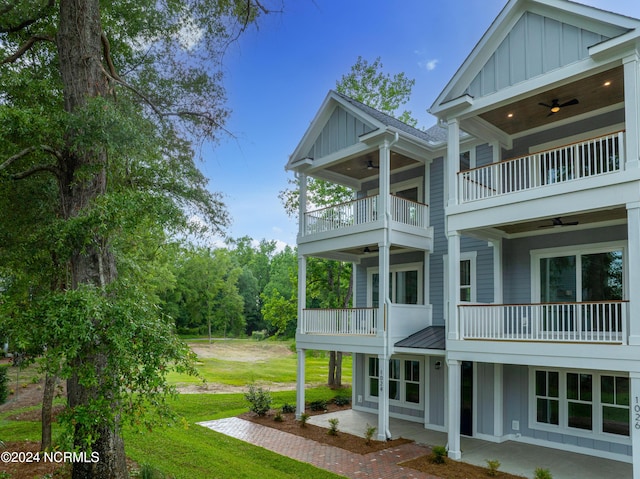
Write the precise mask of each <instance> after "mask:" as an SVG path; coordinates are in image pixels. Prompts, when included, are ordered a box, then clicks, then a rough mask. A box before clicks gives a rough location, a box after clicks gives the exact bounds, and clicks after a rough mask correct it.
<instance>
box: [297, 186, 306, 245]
mask: <svg viewBox="0 0 640 479" xmlns="http://www.w3.org/2000/svg"><path fill="white" fill-rule="evenodd" d="M298 190H299V191H298V237H302V236H304V233H305V230H306V228H307V225H306V223H307V222H306V219H305V213H306V212H307V175H305V174H304V173H300V174H299V175H298Z"/></svg>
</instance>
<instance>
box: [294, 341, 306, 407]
mask: <svg viewBox="0 0 640 479" xmlns="http://www.w3.org/2000/svg"><path fill="white" fill-rule="evenodd" d="M297 352H298V367H297V369H296V419H300V416H301V415H303V414H304V384H305V370H304V366H305V352H306V350H304V349H298V350H297Z"/></svg>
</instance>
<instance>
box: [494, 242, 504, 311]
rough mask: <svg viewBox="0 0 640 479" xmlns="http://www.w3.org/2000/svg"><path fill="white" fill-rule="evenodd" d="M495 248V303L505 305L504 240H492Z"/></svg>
mask: <svg viewBox="0 0 640 479" xmlns="http://www.w3.org/2000/svg"><path fill="white" fill-rule="evenodd" d="M491 246H492V247H493V302H494V303H496V304H502V303H504V299H503V289H504V288H503V285H502V239H495V240H491Z"/></svg>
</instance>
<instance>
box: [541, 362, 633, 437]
mask: <svg viewBox="0 0 640 479" xmlns="http://www.w3.org/2000/svg"><path fill="white" fill-rule="evenodd" d="M531 371H532V372H531V386H532V390H533V401H532V402H531V406H530V424H531V427H532V428H533V429H547V430H554V431H556V432H558V431H562V430H563V429H564V430H566V433H568V434H574V435H579V436H586V437H593V436H598V435H600V436H602V437H603V438H604V435H607V436H606V437H607V438H609V440H611V438H612V437H613V436H610V435H616V436H618V437H620V438H625V439H628V438H629V412H630V411H629V378H628V377H625V376H616V375H612V374H610V373H597V372H591V371H589V372H583V371H564V372H562V371H552V370H544V369H536V370H533V369H532V370H531Z"/></svg>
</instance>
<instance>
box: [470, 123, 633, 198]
mask: <svg viewBox="0 0 640 479" xmlns="http://www.w3.org/2000/svg"><path fill="white" fill-rule="evenodd" d="M624 163H625V161H624V132H623V131H620V132H617V133H612V134H610V135H606V136H601V137H598V138H593V139H590V140H586V141H582V142H579V143H573V144H570V145H566V146H563V147H560V148H556V149H553V150H546V151H542V152H539V153H535V154H532V155H526V156H521V157H518V158H513V159H509V160H505V161H501V162H499V163H492V164H490V165H487V166H481V167H478V168H473V169H471V170H466V171H461V172H459V173H458V202H459V203H469V202H473V201H480V200H485V199H488V198H494V197H499V196H503V195H508V194H511V193H517V192H520V191H526V190H533V189H537V188H543V187H545V186H548V185H552V184H558V183H568V182H574V181H577V180H580V179H583V178H589V177H596V176H602V175H606V174H609V173H614V172H617V171H621V170H623V169H624Z"/></svg>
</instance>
